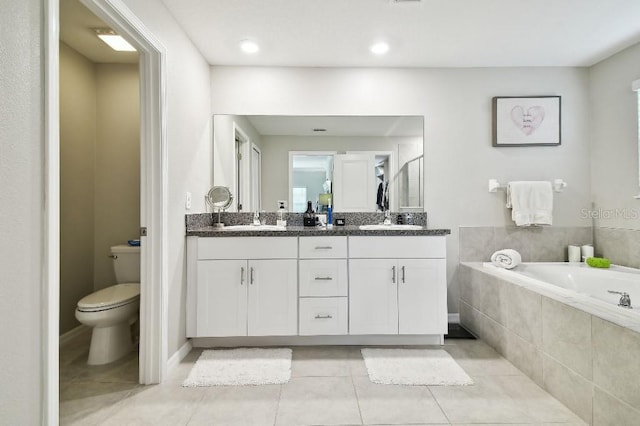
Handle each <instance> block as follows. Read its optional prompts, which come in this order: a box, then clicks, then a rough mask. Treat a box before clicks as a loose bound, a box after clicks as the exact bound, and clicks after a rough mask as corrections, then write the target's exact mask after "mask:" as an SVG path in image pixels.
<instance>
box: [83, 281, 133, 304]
mask: <svg viewBox="0 0 640 426" xmlns="http://www.w3.org/2000/svg"><path fill="white" fill-rule="evenodd" d="M139 297H140V283H123V284H116V285H112V286H111V287H107V288H103V289H102V290H98V291H96V292H95V293H91V294H90V295H88V296H85V297H83V298H82V299H80V301H79V302H78V309H80V310H92V309H99V308H105V307H116V306H121V305H125V304H127V303H129V302H132V301H133V300H134V299H137V298H139Z"/></svg>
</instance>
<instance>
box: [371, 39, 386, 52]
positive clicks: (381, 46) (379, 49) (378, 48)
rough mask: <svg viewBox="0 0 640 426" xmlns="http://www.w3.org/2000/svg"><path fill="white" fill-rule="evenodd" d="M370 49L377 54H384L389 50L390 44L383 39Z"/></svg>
mask: <svg viewBox="0 0 640 426" xmlns="http://www.w3.org/2000/svg"><path fill="white" fill-rule="evenodd" d="M369 50H371V53H373V54H375V55H384V54H385V53H387V52H388V51H389V45H388V44H387V43H385V42H384V41H381V42H379V43H375V44H372V45H371V47H370V48H369Z"/></svg>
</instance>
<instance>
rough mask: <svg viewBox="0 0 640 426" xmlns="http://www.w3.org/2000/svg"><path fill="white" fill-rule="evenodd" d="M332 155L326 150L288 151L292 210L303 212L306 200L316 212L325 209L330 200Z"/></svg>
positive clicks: (305, 207)
mask: <svg viewBox="0 0 640 426" xmlns="http://www.w3.org/2000/svg"><path fill="white" fill-rule="evenodd" d="M333 156H334V153H328V152H317V153H314V152H298V153H293V152H292V153H290V162H289V173H290V177H289V179H290V182H291V184H290V188H291V192H290V194H289V196H290V201H289V205H290V206H291V211H292V212H295V213H303V212H304V211H305V210H306V209H307V202H308V201H311V204H312V205H313V208H314V210H315V211H316V212H324V211H326V209H327V207H328V206H329V204H330V203H331V202H332V201H331V198H332V180H333Z"/></svg>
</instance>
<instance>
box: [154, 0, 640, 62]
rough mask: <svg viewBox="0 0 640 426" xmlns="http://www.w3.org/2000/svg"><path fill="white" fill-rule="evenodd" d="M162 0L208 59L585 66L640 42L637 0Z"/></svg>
mask: <svg viewBox="0 0 640 426" xmlns="http://www.w3.org/2000/svg"><path fill="white" fill-rule="evenodd" d="M163 2H164V3H165V4H166V6H167V7H168V9H169V10H170V11H171V13H172V14H173V15H174V16H175V18H176V19H177V21H178V22H179V24H180V25H181V26H182V27H183V28H184V30H185V31H186V33H187V34H188V36H189V37H190V38H191V40H192V41H193V42H194V43H195V45H196V46H197V47H198V49H199V50H200V51H201V52H202V54H203V55H204V57H205V58H206V59H207V61H208V62H209V63H210V64H212V65H246V66H249V65H250V66H317V67H325V66H326V67H333V66H340V67H344V66H355V67H488V66H590V65H593V64H594V63H596V62H598V61H600V60H602V59H604V58H606V57H608V56H610V55H612V54H613V53H616V52H618V51H620V50H622V49H623V48H625V47H628V46H630V45H632V44H635V43H637V42H639V41H640V1H639V0H535V1H533V0H529V1H525V0H422V1H420V2H399V3H398V2H395V1H393V0H163ZM247 38H249V39H252V40H255V41H256V42H257V43H258V44H259V45H260V47H261V50H260V52H258V53H257V54H254V55H247V54H244V53H242V52H241V51H240V50H239V48H238V44H239V42H240V40H242V39H247ZM379 40H384V41H386V42H388V43H389V45H390V47H391V49H390V51H389V53H388V54H387V55H385V56H381V57H376V56H374V55H372V54H371V53H370V52H369V50H368V48H369V46H370V44H371V43H372V42H374V41H379Z"/></svg>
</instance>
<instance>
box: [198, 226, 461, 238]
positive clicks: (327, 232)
mask: <svg viewBox="0 0 640 426" xmlns="http://www.w3.org/2000/svg"><path fill="white" fill-rule="evenodd" d="M450 233H451V230H450V229H425V228H423V229H380V230H366V231H365V230H362V229H360V228H359V227H358V226H357V225H347V226H334V227H333V229H327V228H321V227H315V228H310V227H304V226H287V230H286V231H251V230H247V231H230V230H224V228H215V227H213V226H201V227H193V228H189V229H187V236H188V237H299V236H302V237H315V236H341V235H350V236H356V235H358V236H393V235H397V236H442V235H449V234H450Z"/></svg>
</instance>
